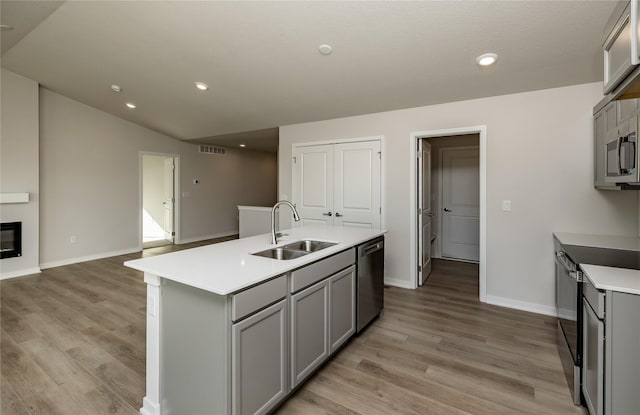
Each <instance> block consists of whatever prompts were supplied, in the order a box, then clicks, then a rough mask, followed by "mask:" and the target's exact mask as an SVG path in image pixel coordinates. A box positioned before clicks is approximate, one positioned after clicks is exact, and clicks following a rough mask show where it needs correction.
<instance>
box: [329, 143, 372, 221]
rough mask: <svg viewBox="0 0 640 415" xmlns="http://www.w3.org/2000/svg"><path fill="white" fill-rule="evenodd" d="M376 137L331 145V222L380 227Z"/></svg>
mask: <svg viewBox="0 0 640 415" xmlns="http://www.w3.org/2000/svg"><path fill="white" fill-rule="evenodd" d="M380 154H381V153H380V141H362V142H355V143H344V144H336V145H335V197H334V206H335V212H336V218H335V222H334V224H336V225H342V226H356V227H366V228H380V226H381V220H380V218H381V213H380V209H381V199H380V183H381V181H380V174H381V159H380Z"/></svg>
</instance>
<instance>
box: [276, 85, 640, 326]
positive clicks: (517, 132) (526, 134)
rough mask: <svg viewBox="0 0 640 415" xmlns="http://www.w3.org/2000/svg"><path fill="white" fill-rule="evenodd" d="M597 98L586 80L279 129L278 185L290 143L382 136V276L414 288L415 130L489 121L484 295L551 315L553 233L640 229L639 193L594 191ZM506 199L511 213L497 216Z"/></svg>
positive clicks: (283, 183)
mask: <svg viewBox="0 0 640 415" xmlns="http://www.w3.org/2000/svg"><path fill="white" fill-rule="evenodd" d="M601 97H602V84H601V83H591V84H584V85H576V86H570V87H564V88H555V89H548V90H541V91H533V92H526V93H520V94H512V95H503V96H497V97H490V98H484V99H476V100H469V101H460V102H453V103H448V104H441V105H432V106H427V107H418V108H410V109H405V110H399V111H390V112H383V113H377V114H368V115H363V116H356V117H346V118H339V119H334V120H327V121H319V122H313V123H306V124H296V125H289V126H283V127H280V145H279V158H280V164H279V181H278V185H279V186H278V191H279V193H280V194H291V146H292V144H294V143H299V142H310V141H322V140H329V139H339V138H348V137H366V136H376V135H383V136H384V137H385V140H386V144H385V146H386V148H385V150H384V156H383V163H384V166H385V171H386V173H385V177H384V181H385V185H386V197H385V204H386V216H385V220H386V228H387V229H388V230H389V233H388V235H387V241H388V243H387V244H386V247H387V250H386V261H385V274H386V275H385V277H386V280H387V283H390V284H395V285H399V286H405V287H411V286H413V285H414V283H415V281H413V280H412V275H413V270H414V269H415V264H412V263H411V261H410V257H409V255H410V253H409V243H410V229H411V228H412V227H413V226H414V225H415V220H414V218H412V217H411V215H410V214H409V212H410V207H409V205H410V203H409V202H410V192H413V191H414V189H411V188H410V186H409V179H410V178H409V171H410V166H411V164H412V163H414V160H411V159H410V157H411V147H410V144H411V140H410V136H411V133H412V132H422V131H431V130H441V129H450V128H458V127H470V126H478V125H486V126H487V194H486V197H487V246H486V248H487V259H486V266H487V287H486V288H487V300H488V301H490V302H493V303H499V304H503V305H508V306H512V307H516V308H524V309H529V310H535V311H539V312H542V313H548V314H552V313H554V312H555V311H554V310H555V306H554V292H555V291H554V290H555V289H554V274H553V245H552V237H551V234H552V232H554V231H565V232H580V233H594V234H614V235H615V234H617V235H626V236H631V235H637V233H638V196H637V194H636V193H635V192H631V191H628V192H604V191H597V190H595V189H594V188H593V172H592V169H593V116H592V108H593V105H595V103H597V102H598V100H599V99H600V98H601ZM503 199H509V200H511V201H512V206H513V210H512V212H509V213H508V214H507V213H505V212H502V209H501V204H502V200H503ZM281 220H282V221H283V222H282V223H283V227H286V224H287V223H288V222H289V221H290V218H288V217H285V216H281Z"/></svg>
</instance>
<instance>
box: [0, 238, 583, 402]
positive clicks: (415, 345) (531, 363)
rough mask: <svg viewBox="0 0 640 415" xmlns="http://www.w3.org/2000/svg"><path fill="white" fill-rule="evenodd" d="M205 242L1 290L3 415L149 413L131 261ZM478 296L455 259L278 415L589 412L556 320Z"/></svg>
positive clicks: (394, 306) (141, 296)
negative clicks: (578, 401) (569, 376)
mask: <svg viewBox="0 0 640 415" xmlns="http://www.w3.org/2000/svg"><path fill="white" fill-rule="evenodd" d="M201 244H202V243H200V244H189V245H183V246H180V247H175V246H167V247H161V248H154V249H149V250H145V251H144V252H143V253H142V254H133V255H123V256H118V257H113V258H107V259H101V260H97V261H91V262H84V263H79V264H74V265H69V266H64V267H58V268H52V269H48V270H45V271H44V272H42V273H41V274H38V275H34V276H28V277H21V278H16V279H11V280H5V281H2V282H0V295H1V297H0V301H1V302H0V329H1V332H0V358H1V359H0V365H1V379H0V380H1V384H0V386H1V395H0V404H1V414H2V415H10V414H25V415H27V414H29V415H31V414H47V415H49V414H64V415H69V414H88V415H92V414H97V415H101V414H137V413H138V409H139V408H140V406H141V404H142V398H143V396H144V394H145V303H146V301H145V293H146V288H145V285H144V282H143V281H142V273H140V272H137V271H135V270H132V269H129V268H126V267H124V266H122V263H123V262H124V261H126V260H129V259H133V258H136V257H140V256H148V255H157V254H159V253H164V252H169V251H171V250H176V249H184V248H187V247H193V246H196V245H201ZM477 298H478V268H477V266H476V265H473V264H464V263H455V262H447V261H434V270H433V273H432V275H431V277H430V278H429V281H428V282H427V285H426V286H425V287H422V288H420V289H418V290H415V291H414V290H404V289H399V288H387V289H385V312H384V315H383V316H382V317H381V318H379V319H378V320H376V321H375V322H374V324H373V325H371V326H370V327H369V329H367V330H366V331H365V332H364V333H363V334H362V335H361V336H359V337H356V338H354V339H353V340H352V341H351V342H350V343H349V344H348V345H347V346H346V347H345V348H344V349H343V350H342V351H341V352H339V354H338V355H337V356H336V357H335V358H334V359H333V360H332V361H331V362H329V363H328V364H327V365H325V366H324V367H323V368H322V369H321V370H320V371H318V372H317V373H316V374H315V375H314V376H313V377H312V378H311V379H310V380H309V381H308V382H307V383H306V384H305V385H304V386H303V387H302V388H301V389H300V390H299V391H298V392H297V393H296V394H295V395H294V396H293V397H292V398H291V399H290V400H289V401H287V402H286V403H285V404H284V405H283V406H282V407H281V408H280V409H279V410H278V413H279V414H363V415H365V414H366V415H376V414H380V415H383V414H384V415H389V414H585V412H584V411H583V410H582V409H580V408H577V407H575V406H574V405H573V404H572V403H571V399H570V395H569V389H568V386H567V384H566V381H565V379H564V376H563V373H562V369H561V365H560V361H559V358H558V353H557V351H556V346H555V319H553V318H550V317H545V316H540V315H537V314H531V313H526V312H520V311H516V310H510V309H506V308H500V307H496V306H490V305H486V304H482V303H479V302H478V299H477ZM179 415H200V414H179ZM213 415H217V414H213Z"/></svg>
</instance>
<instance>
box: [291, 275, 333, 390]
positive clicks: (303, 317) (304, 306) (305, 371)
mask: <svg viewBox="0 0 640 415" xmlns="http://www.w3.org/2000/svg"><path fill="white" fill-rule="evenodd" d="M328 307H329V283H328V281H327V280H324V281H322V282H319V283H317V284H315V285H312V286H311V287H309V288H307V289H305V290H303V291H301V292H299V293H297V294H294V295H292V296H291V387H292V388H293V387H296V386H297V385H298V384H299V383H300V382H302V381H303V380H304V379H305V378H306V377H307V376H308V375H309V374H310V373H312V372H313V370H314V369H315V368H317V367H318V366H319V365H320V364H321V363H322V362H324V360H325V359H326V358H327V357H328V356H329V315H328V314H329V313H328Z"/></svg>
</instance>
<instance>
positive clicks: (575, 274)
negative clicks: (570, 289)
mask: <svg viewBox="0 0 640 415" xmlns="http://www.w3.org/2000/svg"><path fill="white" fill-rule="evenodd" d="M556 258H557V259H558V262H559V263H560V264H561V265H562V266H563V267H564V269H565V271H567V275H569V277H570V278H572V279H574V280H576V281H577V282H582V272H581V271H579V270H577V269H576V268H577V267H576V264H574V263H573V262H572V261H571V260H570V259H568V258H567V254H565V253H564V252H562V251H556Z"/></svg>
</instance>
